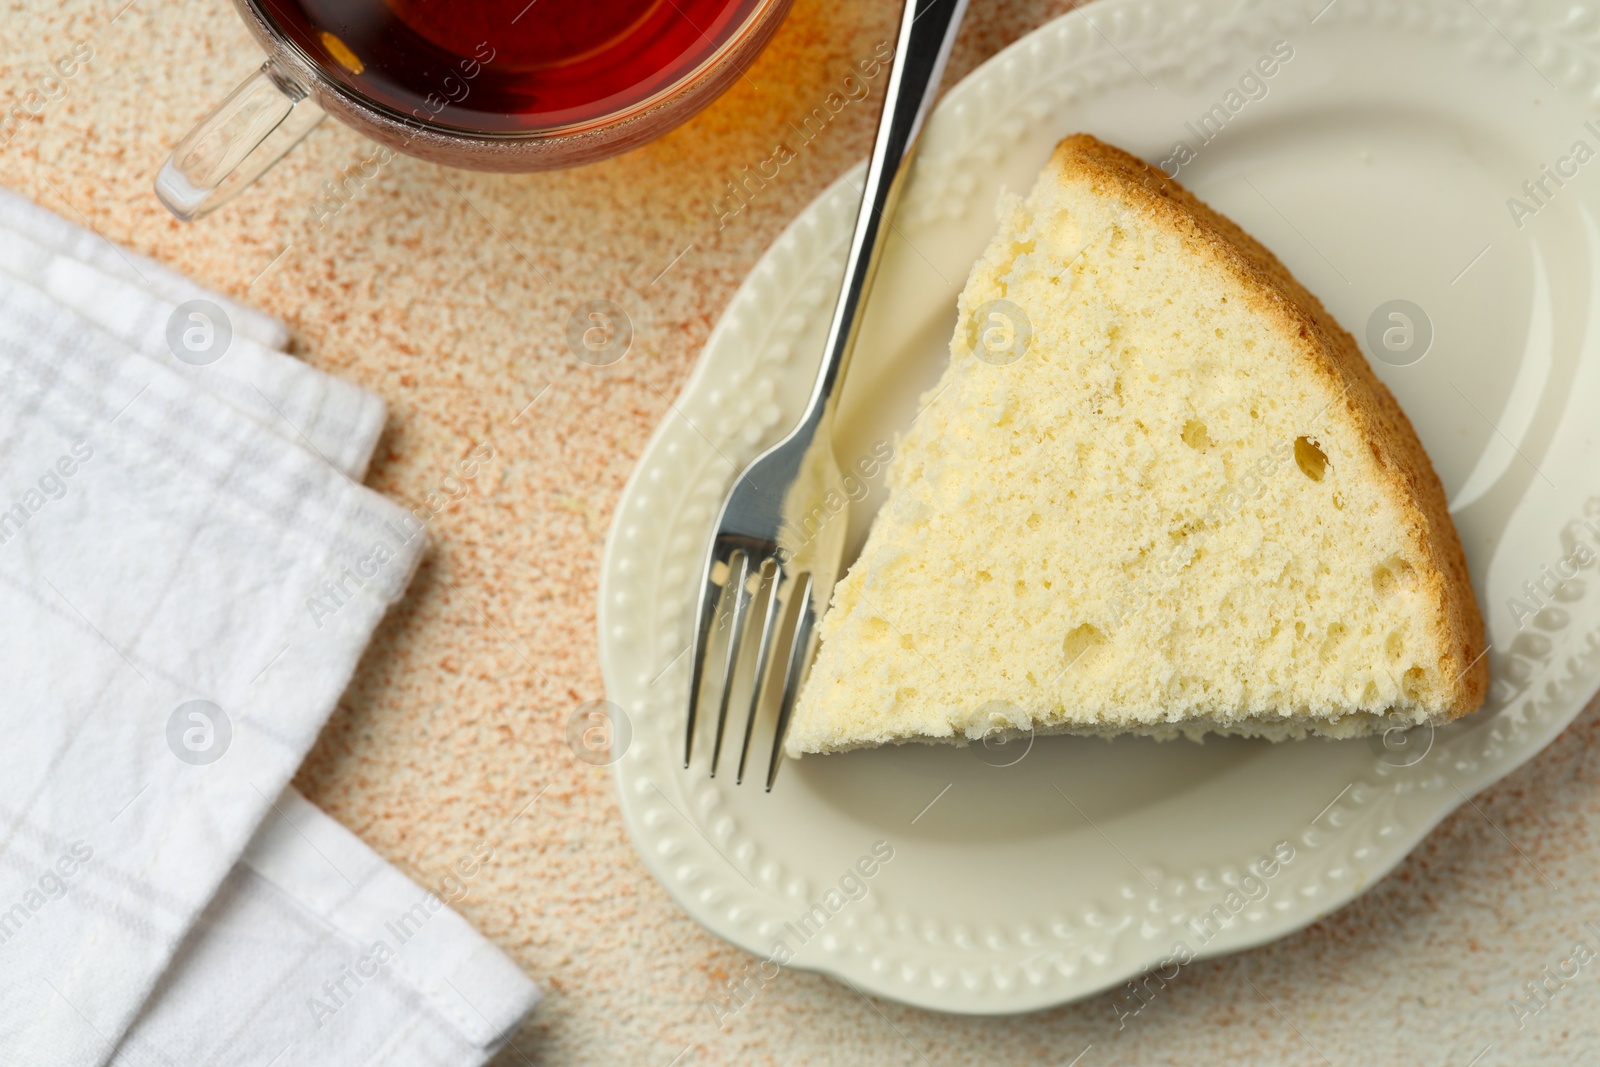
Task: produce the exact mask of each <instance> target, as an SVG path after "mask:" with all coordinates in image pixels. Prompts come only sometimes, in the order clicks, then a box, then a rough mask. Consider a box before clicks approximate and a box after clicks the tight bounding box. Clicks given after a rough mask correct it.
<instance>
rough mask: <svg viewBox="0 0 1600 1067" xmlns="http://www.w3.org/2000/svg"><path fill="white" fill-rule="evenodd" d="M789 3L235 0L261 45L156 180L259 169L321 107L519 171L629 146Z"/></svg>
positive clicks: (406, 141) (220, 198) (770, 25)
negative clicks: (257, 62)
mask: <svg viewBox="0 0 1600 1067" xmlns="http://www.w3.org/2000/svg"><path fill="white" fill-rule="evenodd" d="M789 3H790V0H580V2H571V0H477V2H473V3H460V2H454V0H235V6H236V7H237V8H238V9H239V12H240V14H241V15H242V16H243V17H244V19H245V22H246V23H247V24H248V25H249V27H250V29H251V31H252V32H253V33H254V35H255V37H256V39H257V40H258V41H259V42H260V43H261V45H262V46H263V47H264V48H265V49H266V50H267V52H268V54H269V57H270V58H269V59H268V60H267V62H266V63H265V64H264V65H263V66H262V68H261V70H260V71H259V72H258V73H257V74H256V75H255V76H253V77H252V78H251V79H250V80H247V81H246V82H245V83H244V84H242V85H241V86H239V88H238V89H236V90H235V91H234V93H233V94H232V95H231V96H229V97H228V98H227V99H226V100H224V101H223V103H222V104H221V105H219V106H218V107H217V108H216V109H215V110H214V111H212V112H211V114H210V115H208V116H207V117H206V118H205V119H204V120H202V121H201V123H200V125H199V126H197V127H196V128H195V129H194V130H193V131H192V132H191V133H190V134H189V135H188V136H187V137H186V138H185V139H184V141H183V142H181V143H180V144H179V145H178V147H177V148H176V149H175V150H174V152H173V155H172V158H171V159H170V160H169V161H168V162H167V164H166V166H165V167H163V169H162V172H161V175H160V176H158V178H157V180H156V191H157V194H158V196H160V198H161V200H162V202H163V203H165V204H166V206H167V207H168V208H169V209H170V210H171V211H172V212H173V214H174V215H176V216H178V217H179V218H181V219H191V218H196V217H198V216H200V215H203V214H205V213H207V212H209V211H211V210H213V209H214V208H216V207H217V206H219V205H221V204H222V203H223V202H225V201H226V200H227V199H229V198H231V197H232V196H233V195H234V194H236V193H237V192H238V191H239V190H240V189H242V188H243V187H244V186H245V185H248V184H249V183H250V182H251V181H253V180H254V179H255V178H256V177H258V176H259V175H260V174H262V173H263V172H265V171H266V170H267V168H269V167H270V166H271V165H272V163H274V162H275V161H276V160H277V159H278V158H280V157H281V156H282V155H283V154H284V153H285V152H286V151H288V149H289V148H291V147H293V146H294V144H295V143H297V142H298V141H299V140H300V139H301V138H302V137H304V136H305V134H306V133H308V132H309V131H310V130H311V129H312V128H314V127H315V126H316V124H317V123H318V122H319V121H320V120H321V119H322V117H323V116H324V115H325V114H331V115H333V116H334V117H335V118H337V119H339V120H340V121H342V122H344V123H346V124H347V125H350V126H353V127H355V128H356V129H358V130H360V131H361V132H362V133H364V134H366V135H367V136H369V137H371V138H373V139H374V140H377V141H379V142H381V143H383V144H386V145H388V146H389V147H391V148H393V149H395V150H396V151H399V152H404V153H407V154H409V155H413V156H417V157H420V158H422V159H427V160H431V161H433V162H437V163H442V164H445V165H447V166H452V167H461V168H465V169H471V170H490V171H536V170H552V169H557V168H561V167H571V166H576V165H579V164H583V163H589V162H593V161H595V160H599V159H603V158H605V157H607V156H611V155H615V154H618V153H620V152H624V151H627V150H628V149H630V148H634V147H637V146H638V145H640V144H643V143H644V142H646V141H648V140H651V139H653V138H655V137H658V136H660V135H661V134H663V133H665V132H667V131H668V130H670V129H672V128H673V127H674V126H677V125H678V124H680V123H682V122H684V121H685V120H687V119H688V118H690V117H691V116H692V115H694V114H695V112H697V111H699V110H700V109H701V108H703V107H704V106H706V105H707V104H709V103H710V102H711V101H712V100H714V99H715V98H716V97H717V96H718V95H719V94H720V93H721V92H722V91H723V90H724V89H726V88H727V87H728V85H729V84H731V83H732V81H733V79H735V78H737V77H738V76H739V75H740V74H741V73H742V72H743V70H744V68H745V67H746V66H748V65H749V63H750V62H751V61H752V60H753V59H754V58H755V56H756V55H757V54H758V53H759V52H760V50H761V48H762V47H763V46H764V45H765V44H766V42H767V41H768V39H770V37H771V36H772V34H773V32H774V31H775V30H776V29H777V26H778V24H779V22H781V21H782V18H783V15H784V13H785V12H786V11H787V10H788V7H789Z"/></svg>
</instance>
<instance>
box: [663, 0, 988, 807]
mask: <svg viewBox="0 0 1600 1067" xmlns="http://www.w3.org/2000/svg"><path fill="white" fill-rule="evenodd" d="M966 6H967V0H923V2H922V4H921V6H920V7H919V5H918V0H907V2H906V6H905V11H904V13H903V14H902V15H901V17H900V36H899V39H898V41H897V43H896V46H895V57H894V64H893V66H892V67H891V69H890V73H889V87H888V91H887V96H886V97H885V100H884V106H883V115H882V117H881V118H880V119H879V120H878V135H877V139H876V141H875V142H874V144H873V147H872V158H871V159H870V160H869V161H868V163H867V178H866V184H865V186H864V188H863V190H862V195H861V210H860V213H859V214H858V215H857V216H856V226H855V232H854V234H853V235H852V236H851V239H850V253H849V256H848V258H847V259H846V261H845V271H844V280H843V281H842V282H841V283H840V286H839V299H838V303H837V304H835V305H834V310H833V321H832V324H831V325H830V327H829V329H828V342H827V348H826V349H825V350H824V353H823V358H822V366H821V368H820V369H819V370H818V371H817V380H816V384H815V385H813V386H812V389H811V398H810V400H809V401H808V402H807V404H806V411H805V415H804V416H803V417H802V418H801V420H800V424H799V425H798V426H796V427H795V428H794V429H793V430H792V431H790V433H789V435H788V436H787V437H785V438H784V439H783V440H782V441H780V442H778V443H777V444H776V445H773V446H772V447H771V448H769V449H767V451H765V452H763V453H762V454H761V455H760V456H758V457H757V458H756V460H755V461H754V462H753V463H751V464H750V466H748V467H746V468H745V469H744V471H743V473H741V474H740V476H739V478H738V480H737V481H735V482H734V485H733V488H732V489H731V490H729V492H728V496H727V499H726V500H725V501H723V504H722V512H721V514H720V515H719V516H718V518H717V532H716V535H715V537H713V538H712V542H711V547H710V549H709V551H708V552H707V553H706V565H705V586H704V590H703V592H702V593H701V597H700V604H699V609H698V611H697V613H696V616H695V635H694V658H693V661H692V670H693V674H692V675H691V677H690V682H689V714H688V726H687V729H686V730H685V734H684V743H683V765H684V768H685V769H687V768H688V767H689V765H690V763H691V762H692V760H693V757H694V740H695V727H696V724H697V723H698V721H699V706H700V703H701V701H702V700H703V699H705V698H707V696H708V695H709V694H708V687H707V686H706V684H705V682H706V670H707V659H708V658H709V653H710V647H711V644H712V636H713V634H712V631H713V628H714V627H716V626H717V622H718V620H719V619H721V620H722V622H723V623H724V626H723V627H720V628H718V636H720V637H722V641H721V645H722V649H721V651H722V655H721V656H720V657H719V658H720V659H721V661H722V664H721V668H720V673H721V684H720V686H718V687H717V692H716V702H717V720H716V739H715V742H714V744H713V747H712V751H711V776H712V777H716V773H717V763H718V761H719V760H720V759H721V756H722V738H723V735H724V734H725V733H726V730H727V722H728V708H729V704H730V701H731V700H732V697H733V691H734V682H735V678H736V674H737V673H739V672H738V668H739V666H740V664H741V662H742V661H743V660H745V659H747V658H748V653H747V652H746V650H745V636H746V634H747V632H748V631H749V630H750V628H751V623H752V620H753V619H759V620H760V622H759V626H760V637H759V638H758V643H757V645H756V652H755V664H754V668H753V670H752V671H751V672H750V673H749V675H748V678H749V686H750V693H749V704H748V711H747V714H746V716H745V728H744V742H743V744H742V746H741V748H740V753H739V772H738V776H737V778H736V779H735V781H736V782H738V783H742V782H743V781H744V770H745V763H746V760H747V759H748V758H749V755H750V737H751V734H752V733H753V732H754V728H755V724H756V715H757V712H758V711H759V710H760V708H761V705H762V699H761V698H762V696H763V694H764V693H766V692H767V690H768V689H769V688H770V684H771V682H772V680H771V679H769V678H768V673H769V671H771V670H772V669H774V668H775V666H776V663H777V662H778V661H777V660H775V659H774V658H773V652H774V650H775V645H776V643H777V638H778V634H779V632H780V631H782V630H786V631H787V632H788V634H789V645H788V650H787V652H786V653H784V654H782V655H780V656H779V657H778V659H779V660H781V661H782V662H783V673H782V676H781V677H782V690H781V693H780V695H779V698H778V719H777V723H776V726H775V727H774V732H773V739H772V755H771V758H770V759H769V760H768V763H767V789H768V790H771V789H772V782H773V779H774V778H775V777H776V776H777V773H778V764H779V762H780V761H781V759H782V756H783V742H784V739H785V736H786V735H787V733H788V730H789V718H790V715H791V714H792V713H793V711H794V703H795V698H796V697H797V696H798V694H799V690H800V684H801V682H803V681H804V678H805V672H806V668H807V667H808V666H809V664H810V660H811V656H812V653H813V651H814V649H813V644H814V637H815V633H816V623H817V617H818V615H819V612H820V607H819V602H821V601H825V599H826V597H827V596H828V595H829V594H831V593H832V591H833V579H835V578H836V577H837V572H838V569H839V563H840V562H841V558H842V555H843V552H844V540H843V537H842V536H840V535H837V534H836V535H835V536H832V537H830V538H829V539H828V540H829V541H830V542H831V543H829V544H824V545H821V546H818V548H817V549H816V550H815V551H813V552H812V553H810V554H809V556H808V558H807V559H805V560H803V561H797V560H796V559H794V558H792V557H791V558H787V559H786V558H785V557H788V556H789V552H788V551H787V550H786V549H785V548H782V547H780V536H779V535H780V532H781V531H782V530H783V529H784V527H785V524H786V515H787V517H788V519H789V521H788V526H789V530H790V532H791V536H790V540H792V538H793V535H794V533H795V531H796V523H795V522H794V521H793V520H794V515H793V514H790V512H793V511H794V501H793V500H791V499H790V498H791V497H792V496H793V495H794V494H793V493H792V492H791V489H792V487H794V485H795V483H796V481H797V479H798V477H799V475H800V472H801V470H802V468H803V466H806V465H810V464H815V465H816V466H815V468H814V471H815V472H816V473H817V474H818V476H819V477H820V478H822V479H823V480H824V481H825V482H826V483H827V484H829V485H835V484H838V483H839V482H840V481H841V480H842V475H841V474H840V472H839V465H838V460H837V459H836V458H835V456H834V454H833V446H832V443H831V441H830V440H829V430H830V428H831V425H832V415H833V407H834V399H835V397H836V395H837V389H836V386H838V384H839V383H840V381H841V380H842V379H843V375H844V369H845V366H846V364H847V363H848V362H849V358H850V350H851V349H852V347H854V344H855V338H856V331H857V327H858V326H859V324H860V320H861V309H862V306H863V304H864V303H865V299H866V295H867V292H868V290H869V289H870V288H871V286H872V277H873V274H874V273H875V272H876V270H877V266H878V259H879V254H880V253H881V252H882V250H883V246H884V244H885V239H886V236H887V234H888V229H889V225H890V224H889V222H888V220H889V218H890V216H891V215H892V213H893V211H894V205H895V201H896V199H897V198H898V196H899V193H900V189H901V187H902V186H903V185H904V179H905V174H906V172H907V170H908V169H909V167H907V166H905V163H906V161H907V159H908V158H909V156H910V153H911V149H912V146H913V145H914V144H915V143H916V139H917V134H918V133H920V132H921V130H922V123H923V120H924V119H925V118H926V117H927V113H928V108H929V105H930V104H931V103H932V102H933V97H934V93H935V92H936V91H937V89H938V87H939V76H940V74H942V73H943V71H944V65H945V60H946V59H948V58H949V55H950V45H951V43H952V42H953V41H954V40H955V35H956V29H957V27H959V26H960V25H961V16H962V14H963V12H964V11H965V10H966ZM786 504H788V505H789V512H786V509H785V505H786ZM846 517H847V516H846V515H845V514H844V513H839V514H834V515H832V516H830V517H828V518H826V519H824V520H823V521H825V522H828V523H839V522H841V521H843V520H844V519H845V518H846ZM786 563H787V564H789V565H788V566H786V565H785V564H786ZM802 564H803V566H802ZM791 571H793V572H794V573H789V572H791ZM786 614H787V615H788V616H789V618H788V619H787V620H785V619H784V618H783V616H784V615H786Z"/></svg>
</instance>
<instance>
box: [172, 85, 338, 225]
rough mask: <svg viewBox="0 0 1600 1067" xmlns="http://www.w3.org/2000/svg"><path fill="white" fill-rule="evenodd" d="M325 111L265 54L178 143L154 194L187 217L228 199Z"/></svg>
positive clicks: (258, 175) (301, 134) (300, 135)
mask: <svg viewBox="0 0 1600 1067" xmlns="http://www.w3.org/2000/svg"><path fill="white" fill-rule="evenodd" d="M324 115H325V112H324V111H323V110H322V108H320V107H318V106H317V103H316V101H315V100H312V99H311V98H310V96H309V95H308V93H307V92H306V89H305V87H304V86H303V85H301V84H300V83H299V82H298V81H297V80H296V79H295V78H294V77H293V76H292V75H290V74H289V72H288V71H287V70H285V69H284V68H283V67H282V66H281V65H280V64H279V63H278V61H277V60H275V59H269V60H267V61H266V62H265V63H263V64H261V69H260V70H258V71H256V72H255V73H254V74H252V75H251V76H250V77H249V78H246V79H245V80H244V82H242V83H241V84H240V85H239V87H238V88H237V89H235V90H234V91H233V92H231V93H229V94H228V98H227V99H226V100H224V101H222V103H220V104H218V105H217V106H216V109H215V110H213V111H212V112H211V114H209V115H207V116H206V117H205V118H203V119H201V120H200V124H199V125H198V126H196V127H195V128H194V129H192V130H190V131H189V135H188V136H187V137H185V138H184V139H183V140H182V141H180V142H178V147H177V148H174V149H173V150H172V155H171V156H170V157H169V158H168V159H167V162H166V164H165V165H164V166H163V167H162V168H161V173H160V174H157V175H156V196H158V197H160V198H161V202H162V203H163V204H165V205H166V207H167V210H168V211H170V212H172V213H173V214H174V215H176V216H177V217H178V218H179V219H180V220H182V221H184V222H189V221H191V220H193V219H197V218H199V217H200V216H201V215H205V214H207V213H209V212H211V211H213V210H215V209H216V208H218V207H220V206H221V205H222V204H224V203H226V202H227V201H228V200H230V199H232V198H233V197H234V195H235V194H237V193H238V192H239V191H240V190H241V189H243V188H244V187H245V186H247V185H249V184H250V183H251V182H253V181H255V180H256V179H257V178H259V177H260V176H261V175H262V173H264V172H265V171H266V169H267V168H268V167H270V166H272V165H273V164H274V163H276V162H277V161H278V160H279V159H280V158H281V157H282V156H283V154H284V153H285V152H287V151H289V149H291V148H293V147H294V146H295V145H297V144H299V143H300V140H301V138H303V137H305V135H306V134H308V133H310V132H311V131H312V129H314V128H315V127H316V125H317V123H319V122H321V121H322V119H323V117H324Z"/></svg>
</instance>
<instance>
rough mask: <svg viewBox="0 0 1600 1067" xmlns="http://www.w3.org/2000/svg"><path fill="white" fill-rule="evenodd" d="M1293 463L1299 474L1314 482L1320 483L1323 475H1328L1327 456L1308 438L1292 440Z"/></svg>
mask: <svg viewBox="0 0 1600 1067" xmlns="http://www.w3.org/2000/svg"><path fill="white" fill-rule="evenodd" d="M1294 462H1295V465H1296V466H1297V467H1299V468H1300V473H1301V474H1304V475H1305V476H1306V477H1307V478H1310V479H1311V480H1312V481H1314V482H1320V481H1322V477H1323V475H1325V474H1327V473H1328V454H1327V453H1326V452H1324V451H1323V450H1322V449H1320V448H1318V447H1317V444H1316V442H1315V441H1313V440H1311V438H1309V437H1296V438H1295V439H1294Z"/></svg>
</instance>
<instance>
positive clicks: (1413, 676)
mask: <svg viewBox="0 0 1600 1067" xmlns="http://www.w3.org/2000/svg"><path fill="white" fill-rule="evenodd" d="M1427 681H1428V672H1427V671H1425V670H1423V669H1422V668H1421V667H1412V668H1411V669H1410V670H1408V671H1406V673H1404V674H1402V675H1401V676H1400V692H1402V693H1404V694H1405V695H1406V699H1408V700H1421V699H1422V689H1423V686H1424V685H1426V684H1427Z"/></svg>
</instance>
